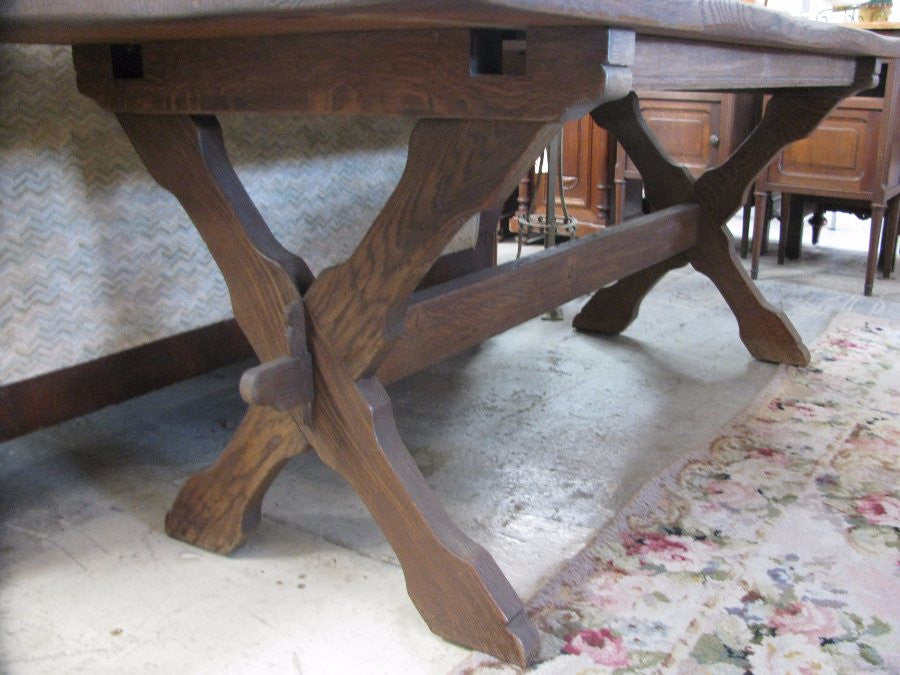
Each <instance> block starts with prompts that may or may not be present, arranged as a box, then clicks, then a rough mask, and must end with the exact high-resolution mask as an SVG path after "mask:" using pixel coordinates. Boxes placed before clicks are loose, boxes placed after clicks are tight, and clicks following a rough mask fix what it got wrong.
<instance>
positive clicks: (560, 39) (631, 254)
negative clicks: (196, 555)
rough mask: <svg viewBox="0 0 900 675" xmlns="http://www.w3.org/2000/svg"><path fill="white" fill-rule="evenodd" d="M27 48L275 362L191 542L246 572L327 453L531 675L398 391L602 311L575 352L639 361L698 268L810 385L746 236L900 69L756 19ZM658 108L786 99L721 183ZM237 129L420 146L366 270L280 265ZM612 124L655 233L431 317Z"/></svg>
mask: <svg viewBox="0 0 900 675" xmlns="http://www.w3.org/2000/svg"><path fill="white" fill-rule="evenodd" d="M0 40H2V41H13V42H35V43H62V44H71V45H73V50H72V53H73V58H74V62H75V67H76V72H77V84H78V88H79V90H80V91H81V92H82V93H84V94H85V95H87V96H89V97H91V98H93V99H94V100H95V101H97V102H98V103H99V104H100V105H101V106H103V107H104V108H106V109H107V110H109V111H111V112H112V113H115V114H116V115H117V117H118V119H119V121H120V122H121V125H122V127H123V128H124V129H125V132H126V133H127V135H128V137H129V138H130V139H131V142H132V144H133V145H134V147H135V149H136V150H137V152H138V154H139V155H140V157H141V159H142V160H143V162H144V164H145V165H146V167H147V169H148V170H149V171H150V173H151V174H152V176H153V177H154V178H155V179H156V181H158V182H159V183H160V184H161V185H162V186H163V187H165V188H167V189H168V190H170V191H171V192H173V193H174V194H175V196H176V197H177V198H178V199H179V200H180V202H181V204H182V205H183V206H184V208H185V210H186V211H187V213H188V214H189V215H190V217H191V219H192V220H193V222H194V224H195V225H196V227H197V229H198V230H199V231H200V234H201V235H202V237H203V239H204V241H205V242H206V245H207V246H208V247H209V249H210V251H211V252H212V255H213V257H214V258H215V261H216V263H217V264H218V266H219V267H220V268H221V270H222V273H223V275H224V277H225V280H226V282H227V285H228V288H229V291H230V294H231V300H232V305H233V308H234V314H235V317H236V318H237V321H238V323H239V324H240V326H241V328H242V329H243V331H244V332H245V333H246V335H247V337H248V339H249V340H250V342H251V344H252V346H253V348H254V350H255V351H256V354H257V355H258V356H259V359H260V362H261V365H260V366H258V367H256V368H253V369H251V370H250V371H248V372H247V373H246V374H245V375H244V377H243V378H242V381H241V391H242V394H243V396H244V398H245V399H246V400H248V402H250V404H251V405H250V408H249V411H248V412H247V414H246V417H245V418H244V420H243V421H242V423H241V425H240V427H239V428H238V430H237V432H236V433H235V436H234V438H233V439H232V440H231V441H230V443H229V444H228V446H227V447H226V448H225V450H224V452H223V454H222V456H221V457H220V459H219V460H218V461H217V462H216V463H215V464H214V465H213V466H212V467H211V468H210V469H208V470H207V471H205V472H203V473H200V474H198V475H195V476H193V477H191V478H190V479H189V480H188V481H187V483H186V484H185V486H184V487H183V488H182V490H181V492H180V494H179V495H178V498H177V500H176V502H175V504H174V506H173V508H172V510H171V511H170V513H169V514H168V516H167V518H166V529H167V531H168V532H169V533H170V534H171V535H173V536H175V537H178V538H181V539H184V540H186V541H189V542H192V543H194V544H197V545H199V546H202V547H204V548H208V549H211V550H216V551H221V552H227V551H230V550H232V549H233V548H234V547H236V546H237V545H239V544H240V542H241V541H242V540H243V539H244V537H245V536H246V535H247V533H248V532H249V531H251V530H252V529H253V527H254V526H255V524H256V523H257V522H258V520H259V509H260V503H261V501H262V497H263V495H264V493H265V491H266V489H267V487H268V486H269V484H270V483H271V481H272V479H273V478H274V476H275V475H276V474H277V472H278V471H279V469H280V468H281V467H282V466H283V465H284V463H285V462H286V461H287V459H288V458H289V457H291V456H292V455H295V454H297V453H300V452H302V451H305V450H307V449H309V448H312V449H314V450H315V451H316V452H317V453H318V454H319V456H320V457H321V458H322V460H324V461H325V462H326V463H327V464H328V465H329V466H331V467H332V468H333V469H335V470H336V471H337V472H339V473H340V474H341V475H343V476H344V477H345V478H346V479H347V480H348V481H349V483H350V484H351V485H352V486H353V488H354V490H356V492H357V493H359V495H360V497H361V498H362V500H363V501H364V502H365V504H366V505H367V507H368V508H369V510H370V511H371V513H372V515H373V517H374V518H375V519H376V521H377V522H378V524H379V526H380V527H381V529H382V530H383V532H384V534H385V535H386V536H387V538H388V540H389V541H390V543H391V545H392V546H393V548H394V551H395V552H396V554H397V557H398V558H399V560H400V563H401V565H402V566H403V570H404V573H405V576H406V583H407V588H408V591H409V594H410V596H411V598H412V600H413V602H414V603H415V605H416V607H417V608H418V610H419V611H420V613H421V614H422V616H423V617H424V619H425V621H426V622H427V623H428V625H429V627H430V628H431V629H432V630H433V631H434V632H436V633H438V634H439V635H442V636H444V637H445V638H447V639H449V640H452V641H454V642H457V643H460V644H462V645H466V646H468V647H472V648H476V649H479V650H482V651H485V652H488V653H491V654H494V655H496V656H498V657H501V658H503V659H506V660H508V661H511V662H515V663H519V664H525V663H528V662H531V661H533V660H534V659H535V658H536V656H537V653H538V646H539V635H538V631H537V629H536V628H535V626H534V625H533V624H532V622H531V620H530V619H529V617H528V615H527V614H526V612H525V610H524V608H523V604H522V602H521V600H520V599H519V598H518V596H517V595H516V593H515V591H514V590H513V589H512V587H511V586H510V584H509V582H508V581H507V580H506V578H505V577H504V576H503V574H502V572H501V571H500V570H499V568H498V567H497V565H496V563H495V562H494V560H493V559H492V558H491V556H490V555H489V554H488V552H487V551H486V550H485V549H484V548H482V547H481V546H478V545H476V544H475V543H474V542H473V541H472V540H471V539H469V538H468V537H467V536H466V535H465V534H463V533H462V532H461V531H460V530H459V529H458V528H457V527H456V526H455V525H454V524H453V523H452V522H451V521H450V519H449V517H448V516H447V513H446V512H445V511H444V510H443V508H442V507H441V506H440V504H439V503H438V502H437V501H436V499H435V497H434V495H433V494H432V492H431V490H430V489H429V487H428V485H427V484H426V482H425V480H424V479H423V477H422V475H421V474H420V472H419V470H418V469H417V467H416V465H415V464H414V462H413V461H412V459H411V458H410V455H409V453H408V451H407V449H406V448H405V447H404V445H403V442H402V440H401V439H400V436H399V434H398V432H397V429H396V427H395V424H394V419H393V414H392V411H391V404H390V400H389V399H388V396H387V394H386V393H385V390H384V385H385V384H387V383H389V382H393V381H395V380H398V379H399V378H402V377H404V376H406V375H408V374H410V373H413V372H415V371H417V370H419V369H421V368H423V367H425V366H428V365H429V364H432V363H435V362H437V361H439V360H441V359H444V358H446V357H448V356H450V355H451V354H454V353H456V352H459V351H460V350H463V349H465V348H467V347H469V346H471V345H474V344H476V343H478V342H479V341H482V340H484V339H485V338H487V337H489V336H491V335H495V334H497V333H499V332H501V331H503V330H505V329H507V328H509V327H512V326H514V325H516V324H518V323H520V322H522V321H524V320H526V319H528V318H531V317H534V316H537V315H539V314H541V313H542V312H545V311H547V310H549V309H551V308H553V307H556V306H557V305H559V304H562V303H563V302H566V301H568V300H571V299H573V298H575V297H578V296H580V295H582V294H585V293H589V292H592V291H595V294H594V296H593V297H592V298H591V299H590V301H589V302H588V303H587V304H586V305H585V307H584V308H583V310H582V311H581V313H580V314H579V315H578V316H577V317H576V318H575V321H574V325H575V327H576V328H577V329H579V330H583V331H591V332H596V333H601V334H605V335H611V334H617V333H619V332H621V331H623V330H624V329H625V328H626V327H627V326H628V325H629V323H630V322H631V321H632V320H633V319H634V318H635V316H636V315H637V311H638V306H639V305H640V302H641V299H642V298H643V297H644V295H645V294H646V293H647V292H648V291H649V290H650V289H651V288H652V287H653V285H654V284H655V283H656V282H657V281H658V280H659V279H660V278H661V277H662V276H663V275H664V274H665V273H666V272H667V271H669V270H672V269H674V268H676V267H679V266H682V265H685V264H687V263H690V264H692V265H693V266H694V267H695V268H696V269H697V270H698V271H700V272H701V273H703V274H705V275H707V276H708V277H709V278H710V279H711V280H712V281H713V282H714V283H715V285H716V286H717V287H718V289H719V290H720V291H721V293H722V295H723V296H724V298H725V300H726V302H727V303H728V304H729V306H730V307H731V309H732V311H733V312H734V314H735V316H736V317H737V320H738V324H739V328H740V338H741V340H743V342H744V344H745V345H746V347H747V348H748V349H749V351H750V353H751V354H752V355H753V356H754V357H756V358H758V359H762V360H765V361H772V362H780V363H790V364H805V363H807V361H808V359H809V355H808V352H807V350H806V349H805V347H804V346H803V344H802V342H801V340H800V338H799V336H798V334H797V333H796V331H795V330H794V328H793V327H792V326H791V324H790V323H789V321H788V320H787V318H786V317H785V316H784V315H783V314H782V313H780V312H778V311H776V310H775V309H774V308H773V307H771V306H770V305H769V304H768V303H766V301H765V300H764V299H763V298H762V297H761V296H760V294H759V293H758V292H757V290H756V288H755V287H754V285H753V283H752V282H751V280H750V278H749V277H748V275H747V274H746V273H745V272H744V270H743V268H742V267H741V265H740V264H739V263H738V261H737V258H736V257H735V255H734V253H733V252H732V241H731V238H730V235H728V233H727V232H726V231H725V229H724V223H725V222H726V220H727V219H728V218H729V217H730V216H731V214H732V213H733V212H734V211H736V210H737V209H738V208H739V207H740V206H741V205H742V204H743V203H744V194H745V191H746V189H747V187H748V186H749V185H750V183H751V182H752V181H753V179H754V178H755V177H756V176H757V175H758V174H759V173H760V171H762V169H763V168H764V167H765V166H766V165H767V164H768V162H769V161H770V160H771V159H772V157H773V156H775V154H776V153H777V152H778V151H779V150H780V149H781V148H783V147H784V146H785V145H787V144H788V143H790V142H791V141H794V140H796V139H799V138H801V137H803V136H805V135H806V134H808V133H809V132H810V131H811V130H812V129H813V128H814V127H815V126H816V124H817V123H818V122H819V121H820V120H821V119H822V118H823V117H824V116H825V115H826V114H827V113H828V112H829V111H830V110H831V109H832V108H833V107H834V106H835V105H836V104H837V103H838V102H839V101H840V100H841V99H842V98H844V97H846V96H849V95H851V94H853V93H855V92H856V91H859V90H862V89H866V88H869V87H871V86H872V85H873V78H875V77H876V73H877V72H878V63H877V61H878V58H879V57H897V56H900V43H898V41H891V40H889V39H887V38H883V37H880V36H877V35H873V34H871V33H867V32H864V31H858V30H854V29H850V28H838V27H833V26H828V25H825V24H821V23H814V22H809V21H803V20H798V19H793V18H790V17H788V16H786V15H782V14H779V13H775V12H772V11H769V10H765V9H762V8H758V7H755V6H752V5H748V4H745V3H742V2H738V1H737V0H666V1H665V2H662V1H660V0H255V1H251V0H191V1H188V0H159V1H158V2H138V1H136V0H95V1H94V2H89V3H82V2H77V1H76V0H55V1H51V0H20V1H17V0H6V1H5V2H0ZM638 89H652V90H657V91H659V90H681V91H685V90H688V91H690V90H693V91H704V90H705V91H738V90H752V91H762V92H766V93H769V94H771V95H772V98H771V101H770V103H769V105H768V106H767V109H766V113H765V116H764V117H763V119H762V121H761V122H760V123H759V126H758V127H757V128H756V129H755V130H754V131H753V132H752V133H751V135H750V136H749V138H748V139H747V140H746V142H745V143H744V144H743V145H741V146H740V147H739V148H738V149H737V150H736V151H735V153H734V154H733V156H732V157H731V158H730V159H729V160H728V161H727V162H726V163H725V164H724V165H722V166H720V167H719V168H717V169H714V170H710V171H707V172H706V173H705V174H704V175H702V176H701V177H700V178H698V179H696V180H695V179H694V178H693V177H692V176H691V175H690V174H689V173H688V172H687V171H686V170H684V169H683V168H681V167H679V166H676V165H674V164H673V163H672V162H671V161H670V160H669V159H668V158H667V156H666V154H665V153H664V152H663V151H662V150H661V149H660V146H659V145H658V144H657V142H656V141H655V139H654V138H653V137H652V134H651V133H649V131H648V129H647V127H646V125H645V124H644V123H643V121H642V119H641V115H640V110H639V107H638V102H637V99H636V97H635V95H634V94H633V92H634V91H635V90H638ZM224 111H253V112H258V113H291V114H309V115H357V116H360V115H362V116H403V117H407V118H414V119H416V120H417V123H416V125H415V127H414V130H413V132H412V134H411V137H410V140H409V156H408V160H407V166H406V170H405V172H404V174H403V176H402V178H401V179H400V181H399V183H398V185H397V187H396V189H395V191H394V193H393V195H392V196H391V197H390V199H389V200H388V202H387V204H386V205H385V207H384V210H383V211H382V212H381V214H380V215H379V216H378V217H377V218H376V220H375V222H374V223H373V224H372V225H371V227H370V228H369V230H368V232H367V234H366V235H365V237H364V238H363V240H362V242H361V243H360V244H359V246H358V248H357V249H356V250H355V252H354V253H353V254H352V255H351V256H350V257H349V258H348V259H347V260H346V261H345V262H343V263H341V264H339V265H337V266H334V267H331V268H329V269H327V270H325V271H324V272H322V273H321V274H320V275H319V276H318V277H314V276H313V274H312V273H311V272H310V269H309V267H308V266H307V265H306V263H305V262H304V261H303V259H302V258H301V257H298V256H297V255H295V254H293V253H291V252H288V251H287V250H285V249H284V248H283V247H282V246H281V245H280V244H279V243H278V241H277V240H276V239H275V238H274V236H273V235H272V233H271V232H270V230H269V229H268V228H267V226H266V223H265V222H264V221H263V219H262V217H261V216H260V214H259V212H258V211H257V210H256V208H255V206H254V205H253V203H252V202H251V200H250V199H249V197H248V196H247V194H246V192H245V191H244V189H243V187H242V186H241V183H240V181H239V180H238V178H237V176H236V175H235V172H234V170H233V168H232V166H231V164H230V163H229V160H228V157H227V155H226V152H225V148H224V145H223V139H222V133H221V130H220V128H219V125H218V123H217V121H216V118H215V116H214V115H215V114H216V113H220V112H224ZM586 113H590V114H591V115H592V116H593V118H594V120H596V122H597V123H598V124H600V125H601V126H603V127H605V128H606V129H608V130H609V131H610V132H612V133H613V134H614V135H615V136H616V137H617V138H618V140H619V141H620V142H621V143H622V145H623V146H624V148H625V150H626V152H627V153H628V155H629V156H630V157H631V158H632V159H633V160H634V162H635V164H636V165H637V166H638V169H639V170H640V172H641V175H642V176H643V178H644V181H645V189H646V191H647V195H648V198H649V201H650V204H651V206H652V209H653V211H652V212H651V213H650V214H648V215H644V216H641V217H638V218H636V219H633V220H631V221H627V222H625V223H624V224H622V225H619V226H616V227H610V228H608V229H606V230H604V231H602V232H600V233H597V234H594V235H590V236H587V237H584V238H582V239H578V240H577V241H574V242H571V243H568V244H566V245H563V246H560V247H557V248H555V249H551V250H547V251H543V252H541V253H538V254H536V255H534V256H532V257H529V258H527V259H525V260H521V261H519V262H516V263H512V264H508V265H503V266H500V267H497V268H493V269H489V270H485V271H482V272H479V273H476V274H474V275H471V276H467V277H463V278H459V279H456V280H453V281H450V282H447V283H445V284H443V285H441V286H437V287H432V288H430V289H428V290H425V291H419V292H416V291H415V289H416V286H417V284H418V282H419V281H420V279H421V278H422V277H423V275H424V274H425V273H426V271H427V270H428V269H429V267H430V266H431V264H432V263H433V262H434V261H435V259H436V258H437V257H438V256H439V255H440V253H441V251H442V250H443V249H444V247H445V246H446V245H447V243H448V242H449V241H450V239H451V238H452V237H453V235H454V233H455V232H456V231H457V230H458V229H459V228H460V226H461V225H462V224H463V223H464V222H465V221H466V220H467V219H468V218H469V217H470V216H471V215H473V214H474V213H476V212H478V211H480V210H482V209H484V208H487V207H490V206H493V205H494V204H497V203H500V202H502V201H503V199H504V198H505V196H506V195H508V194H509V193H510V192H511V191H512V189H513V188H514V187H515V185H516V184H517V182H518V180H519V178H520V177H521V176H522V175H524V174H525V173H526V171H527V169H528V167H529V166H530V165H531V163H532V162H533V160H534V158H535V157H536V156H538V154H540V152H541V151H542V149H543V148H544V147H545V146H546V145H547V144H548V143H549V142H550V140H551V139H552V138H553V137H554V135H555V134H556V133H557V132H558V130H559V129H560V125H561V124H562V123H563V122H565V121H567V120H570V119H575V118H578V117H580V116H582V115H584V114H586ZM337 215H338V216H339V214H337ZM536 289H541V290H540V292H537V291H536ZM598 289H599V290H598Z"/></svg>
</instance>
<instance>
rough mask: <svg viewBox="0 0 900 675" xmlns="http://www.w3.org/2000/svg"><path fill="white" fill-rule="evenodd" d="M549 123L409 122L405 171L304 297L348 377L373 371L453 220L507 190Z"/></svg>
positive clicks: (549, 131) (553, 128)
mask: <svg viewBox="0 0 900 675" xmlns="http://www.w3.org/2000/svg"><path fill="white" fill-rule="evenodd" d="M558 129H559V125H556V124H549V125H548V124H541V123H531V122H518V123H512V122H508V123H507V122H491V121H483V122H474V121H473V122H467V121H454V120H423V121H421V122H419V123H418V125H417V126H416V128H415V130H414V131H413V134H412V137H411V138H410V145H409V158H408V160H407V166H406V170H405V171H404V173H403V176H402V177H401V179H400V183H399V185H398V186H397V189H396V190H395V191H394V193H393V195H392V196H391V198H390V199H389V200H388V202H387V204H386V205H385V207H384V210H383V211H382V212H381V214H379V216H378V218H377V219H376V220H375V223H374V224H373V225H372V228H371V229H370V230H369V231H368V232H367V233H366V236H365V237H364V238H363V240H362V242H361V243H360V245H359V246H358V247H357V249H356V251H354V253H353V255H351V256H350V258H348V259H347V260H346V261H345V262H344V263H342V264H341V265H338V266H336V267H332V268H330V269H327V270H325V271H324V272H323V273H322V274H321V275H320V276H319V278H318V279H316V281H315V282H314V283H313V286H312V288H311V289H310V291H309V293H308V294H307V295H306V297H305V303H306V306H307V311H308V312H309V313H310V315H311V316H312V317H314V319H315V320H316V323H317V325H319V326H320V329H321V330H325V331H327V334H328V337H329V342H330V345H331V348H332V349H333V350H334V351H335V353H337V354H338V355H339V356H340V358H341V360H342V361H343V363H344V364H345V365H346V367H347V368H348V370H349V371H350V374H351V378H352V379H357V378H359V377H363V376H366V375H371V374H372V373H374V371H375V369H376V368H377V366H378V364H379V363H380V361H381V360H382V359H383V358H384V356H385V355H386V353H387V350H388V348H389V346H390V343H391V341H393V340H395V339H397V337H399V336H400V334H401V333H402V332H403V325H404V317H405V312H406V304H407V301H408V300H409V297H410V295H411V294H412V292H413V290H414V289H415V288H416V286H417V285H418V283H419V282H420V280H421V279H422V277H423V276H424V275H425V273H426V271H427V270H428V268H429V267H431V265H432V264H433V263H434V261H435V260H436V259H437V257H438V256H439V255H440V252H441V251H442V250H444V248H445V247H446V245H447V243H448V242H449V241H450V239H452V237H453V235H454V234H455V233H456V231H457V230H458V229H459V227H460V226H461V225H462V224H463V223H464V222H465V221H466V220H467V219H468V218H469V217H471V215H472V214H473V213H475V212H477V211H479V210H481V209H483V208H488V207H489V206H491V205H493V204H494V203H497V202H499V201H500V199H501V198H502V197H503V196H505V195H506V194H508V193H509V192H511V191H512V189H513V187H514V186H515V185H516V183H517V182H518V179H519V177H520V176H521V175H522V174H524V173H525V171H526V170H527V168H528V166H529V165H530V163H531V162H533V161H534V158H535V157H536V156H537V155H538V154H539V153H540V152H541V150H542V149H543V148H544V147H545V146H546V144H547V143H548V142H549V140H550V138H551V137H552V136H553V135H554V134H555V133H556V132H557V130H558ZM450 167H456V168H450ZM448 168H449V170H448ZM347 289H354V290H353V292H348V290H347Z"/></svg>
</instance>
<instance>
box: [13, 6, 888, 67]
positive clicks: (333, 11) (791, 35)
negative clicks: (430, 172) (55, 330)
mask: <svg viewBox="0 0 900 675" xmlns="http://www.w3.org/2000/svg"><path fill="white" fill-rule="evenodd" d="M549 25H553V26H559V25H604V26H614V27H623V28H630V29H633V30H635V31H636V32H638V33H640V34H643V35H658V36H666V37H676V38H685V39H690V40H702V41H704V42H710V41H713V42H727V43H729V44H736V45H751V46H756V47H769V48H774V49H783V50H789V51H804V52H815V53H825V54H842V55H848V56H866V55H868V56H879V57H900V40H892V39H889V38H885V37H883V36H880V35H877V34H874V33H871V32H868V31H863V30H858V29H855V28H847V27H842V26H835V25H831V24H826V23H822V22H815V21H810V20H806V19H799V18H795V17H791V16H789V15H787V14H783V13H780V12H775V11H772V10H769V9H765V8H763V7H757V6H755V5H750V4H747V3H743V2H740V1H739V0H666V1H665V2H661V1H660V0H155V1H154V2H145V1H144V0H92V1H91V2H89V3H85V2H84V1H83V0H3V1H0V42H30V43H59V44H76V43H91V42H95V43H96V42H100V43H102V42H139V41H160V40H175V39H209V38H221V37H238V36H260V35H275V34H286V33H298V32H333V31H359V30H400V29H414V28H450V27H461V28H471V27H514V28H528V27H532V26H549Z"/></svg>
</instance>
